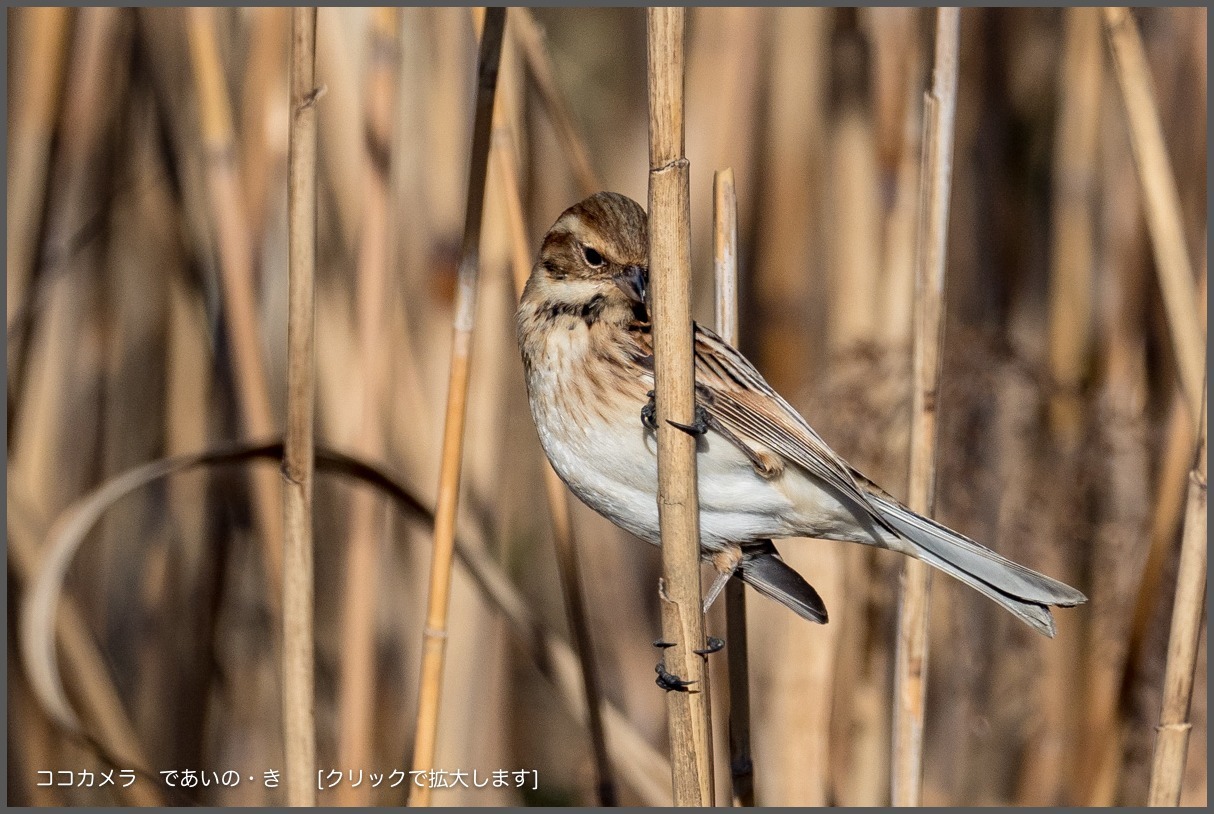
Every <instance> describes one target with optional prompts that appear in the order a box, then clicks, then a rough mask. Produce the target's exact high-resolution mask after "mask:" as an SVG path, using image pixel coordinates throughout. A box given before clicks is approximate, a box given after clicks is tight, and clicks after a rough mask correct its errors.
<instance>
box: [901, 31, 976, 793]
mask: <svg viewBox="0 0 1214 814" xmlns="http://www.w3.org/2000/svg"><path fill="white" fill-rule="evenodd" d="M960 17H961V12H960V10H959V9H956V8H942V9H937V11H936V56H935V68H934V70H933V72H932V90H931V92H930V93H929V94H928V95H927V97H926V98H925V99H924V127H925V128H926V131H925V134H924V140H923V143H924V161H923V170H922V175H921V176H920V177H921V178H922V179H923V180H922V186H921V190H922V198H921V199H920V214H919V249H918V256H917V258H916V263H915V331H914V335H915V352H914V390H913V393H912V404H911V463H910V487H909V491H910V499H909V500H908V501H907V502H908V505H909V506H910V508H911V509H913V510H914V511H916V512H919V513H920V514H923V515H928V516H930V515H931V514H932V509H933V504H934V503H935V475H936V408H937V392H938V388H939V380H940V346H941V344H942V339H943V333H944V269H945V257H946V252H947V248H948V210H949V193H950V191H951V182H952V169H953V128H954V123H955V122H954V119H955V116H956V110H957V62H958V51H959V48H960ZM903 569H904V570H903V576H902V595H901V597H900V601H899V605H898V642H897V649H896V652H895V664H894V727H893V746H892V751H893V756H892V762H893V770H892V771H891V773H890V774H891V777H890V793H891V797H892V800H893V804H894V805H918V804H919V802H920V798H921V796H922V783H923V719H924V701H925V698H926V690H927V641H928V633H927V620H928V592H929V589H930V586H931V572H930V570H929V569H928V566H927V565H926V564H925V563H922V562H919V561H918V560H912V559H909V558H908V559H907V560H906V563H905V565H904V566H903Z"/></svg>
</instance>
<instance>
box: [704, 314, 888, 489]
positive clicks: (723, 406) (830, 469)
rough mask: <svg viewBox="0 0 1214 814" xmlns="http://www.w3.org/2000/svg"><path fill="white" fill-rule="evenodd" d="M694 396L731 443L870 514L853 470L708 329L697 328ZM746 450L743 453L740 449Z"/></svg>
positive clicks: (751, 368)
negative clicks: (789, 466)
mask: <svg viewBox="0 0 1214 814" xmlns="http://www.w3.org/2000/svg"><path fill="white" fill-rule="evenodd" d="M695 364H696V397H697V401H698V402H699V403H700V404H701V405H702V406H703V407H704V409H705V411H707V413H708V415H709V416H710V417H711V418H712V419H713V420H715V421H716V422H719V423H720V424H721V425H723V427H724V428H725V429H726V430H727V432H726V433H723V435H725V436H726V437H727V438H728V437H729V436H730V435H731V434H732V435H733V436H735V437H734V438H730V440H731V441H732V442H734V443H735V444H739V445H743V444H745V443H747V442H753V443H756V444H759V445H761V446H762V447H764V448H766V449H768V450H770V451H771V452H773V453H775V454H777V455H779V456H780V457H782V458H783V459H785V460H786V461H789V462H791V463H793V464H796V465H797V466H799V467H800V468H801V469H804V470H805V471H806V472H808V473H810V474H811V475H813V476H815V477H816V478H818V479H819V480H822V481H823V482H825V483H827V484H829V485H830V486H832V487H834V488H835V489H837V490H838V491H839V492H840V493H841V494H842V495H843V496H845V497H847V498H850V499H851V500H853V501H855V502H856V503H857V504H858V505H859V507H860V508H863V509H865V510H867V511H869V512H870V513H871V512H873V509H872V507H871V505H870V504H869V502H868V498H867V497H866V495H865V493H864V489H863V488H862V487H861V486H860V484H859V483H858V482H857V480H856V478H855V477H854V474H853V472H852V469H851V467H850V466H848V464H847V463H846V462H845V461H844V460H843V459H842V458H840V457H839V456H838V455H837V454H836V453H835V451H834V450H832V449H831V448H830V447H829V446H827V444H826V442H825V441H823V440H822V438H821V436H819V435H818V434H817V433H816V432H814V430H813V428H812V427H810V426H809V424H808V423H807V422H806V421H805V419H804V418H802V417H801V416H800V414H798V413H797V411H796V410H794V409H793V408H792V407H791V406H790V405H789V404H788V402H787V401H785V400H784V399H783V398H782V397H781V396H780V394H779V393H777V392H776V391H775V390H773V389H772V387H771V385H769V384H768V383H767V382H766V381H764V379H763V377H762V376H761V375H760V374H759V371H758V370H756V369H755V367H754V365H752V364H751V363H750V362H749V361H748V360H747V359H746V357H745V356H743V355H742V354H741V353H739V352H738V351H737V350H735V349H734V348H733V347H731V346H730V345H729V344H728V343H727V342H726V341H725V340H723V339H721V337H719V336H717V335H716V334H715V333H714V332H712V331H711V330H709V329H707V328H704V327H702V326H700V325H696V326H695ZM744 451H745V450H744Z"/></svg>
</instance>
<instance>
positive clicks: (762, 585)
mask: <svg viewBox="0 0 1214 814" xmlns="http://www.w3.org/2000/svg"><path fill="white" fill-rule="evenodd" d="M738 576H740V577H741V578H742V581H743V582H745V583H746V584H747V585H749V586H750V587H752V588H754V589H755V590H756V591H758V592H759V593H761V594H763V595H764V596H766V597H767V598H768V599H774V600H776V601H777V602H779V603H780V604H782V605H785V606H786V607H788V608H791V609H792V610H793V611H794V612H795V613H796V614H797V615H798V616H800V617H802V618H804V619H808V620H809V621H811V622H817V623H819V624H823V625H824V624H826V603H824V602H823V601H822V597H820V596H818V592H817V591H815V590H814V588H813V586H812V585H810V584H809V583H808V582H806V581H805V579H804V578H803V577H802V576H801V575H800V574H798V573H797V572H796V571H794V570H793V569H792V568H790V567H789V566H788V564H787V563H785V562H784V560H782V559H781V558H780V552H778V551H776V547H775V546H774V545H772V543H771V541H770V540H763V541H761V542H758V543H754V544H751V545H747V546H744V547H743V549H742V562H741V563H739V565H738Z"/></svg>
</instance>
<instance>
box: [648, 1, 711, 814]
mask: <svg viewBox="0 0 1214 814" xmlns="http://www.w3.org/2000/svg"><path fill="white" fill-rule="evenodd" d="M646 21H647V29H646V30H647V34H648V42H649V49H648V54H649V59H648V63H647V64H648V67H649V122H650V134H649V271H650V284H651V286H652V289H653V354H654V381H655V388H654V389H655V393H656V403H657V419H656V420H657V424H658V429H657V437H658V519H659V523H660V525H661V532H662V579H661V581H660V582H659V584H658V598H659V602H660V603H661V607H662V636H663V639H664V640H665V641H666V642H669V643H670V644H671V646H670V647H665V648H663V650H662V662H663V664H664V666H665V668H666V670H668V671H669V672H671V673H673V674H674V675H677V676H679V677H680V678H681V679H683V680H684V681H689V682H691V690H690V691H687V692H667V694H666V709H667V715H668V717H669V721H670V762H671V771H672V773H673V776H672V782H673V784H674V801H675V805H701V806H703V805H712V804H713V796H714V789H713V780H712V730H711V728H710V712H709V700H710V695H709V687H708V667H707V664H706V660H705V659H702V658H700V657H699V656H697V655H695V654H694V653H693V652H692V651H694V650H701V649H703V648H704V642H705V639H704V612H703V608H702V605H703V597H702V594H701V589H700V522H699V520H700V515H699V501H698V499H697V496H696V457H695V452H696V441H695V439H694V438H693V437H691V436H690V435H688V434H687V433H685V432H683V431H682V430H679V429H677V428H676V427H674V426H672V425H671V424H670V423H669V422H672V421H674V422H678V423H681V424H691V423H693V422H694V421H695V415H694V413H695V371H694V367H693V360H692V342H691V331H692V324H691V268H690V267H691V233H690V229H691V214H690V211H689V210H690V201H689V199H688V183H689V178H688V177H689V174H690V168H689V164H688V162H687V159H686V157H685V156H684V155H683V149H684V139H683V121H684V119H683V69H684V68H683V65H684V63H683V53H684V52H683V43H684V34H685V24H686V23H685V11H684V10H683V9H677V8H659V9H649V11H648V13H647V18H646Z"/></svg>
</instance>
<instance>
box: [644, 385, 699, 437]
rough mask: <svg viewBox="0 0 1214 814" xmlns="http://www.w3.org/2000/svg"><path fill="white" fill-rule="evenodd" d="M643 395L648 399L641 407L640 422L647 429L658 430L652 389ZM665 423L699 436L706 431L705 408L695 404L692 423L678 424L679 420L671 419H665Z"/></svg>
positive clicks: (655, 404) (655, 402) (656, 411)
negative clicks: (694, 414) (694, 416)
mask: <svg viewBox="0 0 1214 814" xmlns="http://www.w3.org/2000/svg"><path fill="white" fill-rule="evenodd" d="M645 395H646V397H648V399H649V400H648V401H647V402H645V406H644V407H642V408H641V423H642V424H644V425H645V427H646V428H647V429H650V430H653V431H654V432H657V430H658V405H657V401H656V399H655V394H654V391H652V390H650V391H649V392H648V393H646V394H645ZM666 423H667V424H669V425H670V426H672V427H674V428H675V429H679V430H682V431H683V432H685V433H687V434H688V435H691V436H694V437H697V438H698V437H699V436H701V435H703V434H704V433H706V432H708V413H707V412H705V410H704V408H703V407H702V406H700V405H699V404H697V405H696V420H695V421H693V422H692V423H690V424H680V423H679V422H677V421H671V420H670V419H666Z"/></svg>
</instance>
